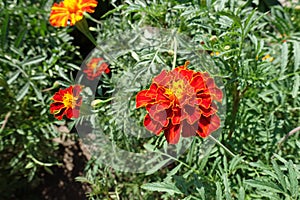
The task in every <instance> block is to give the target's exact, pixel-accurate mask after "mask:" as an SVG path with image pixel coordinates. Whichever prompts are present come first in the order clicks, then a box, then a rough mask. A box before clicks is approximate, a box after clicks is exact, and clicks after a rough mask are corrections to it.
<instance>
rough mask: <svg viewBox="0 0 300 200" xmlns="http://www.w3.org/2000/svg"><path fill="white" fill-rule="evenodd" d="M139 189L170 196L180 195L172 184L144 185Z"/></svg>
mask: <svg viewBox="0 0 300 200" xmlns="http://www.w3.org/2000/svg"><path fill="white" fill-rule="evenodd" d="M141 188H143V189H145V190H149V191H157V192H167V193H169V194H170V195H174V194H182V192H181V191H180V190H179V189H178V188H177V187H176V186H175V185H174V184H173V183H165V182H156V183H145V184H143V185H142V186H141Z"/></svg>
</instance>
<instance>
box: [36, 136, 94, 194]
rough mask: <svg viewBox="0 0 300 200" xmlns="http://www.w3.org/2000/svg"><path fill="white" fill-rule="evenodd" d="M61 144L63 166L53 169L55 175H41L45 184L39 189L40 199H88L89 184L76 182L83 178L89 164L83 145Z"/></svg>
mask: <svg viewBox="0 0 300 200" xmlns="http://www.w3.org/2000/svg"><path fill="white" fill-rule="evenodd" d="M56 141H57V142H59V143H60V152H61V155H60V156H61V157H62V158H63V165H62V166H55V167H52V168H51V170H52V171H53V175H51V174H50V173H48V172H44V173H42V174H41V178H42V180H43V184H41V185H40V186H39V187H38V191H39V193H40V194H39V196H40V199H46V200H48V199H49V200H70V199H72V200H77V199H78V200H82V199H86V195H85V193H86V192H88V191H90V187H89V186H88V185H87V184H83V183H80V182H77V181H75V178H76V177H78V176H83V171H84V168H85V165H86V163H87V156H86V154H85V153H84V152H83V151H82V149H83V148H82V143H81V142H80V141H77V142H74V141H71V140H67V141H62V140H61V139H58V138H57V139H56Z"/></svg>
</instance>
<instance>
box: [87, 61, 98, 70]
mask: <svg viewBox="0 0 300 200" xmlns="http://www.w3.org/2000/svg"><path fill="white" fill-rule="evenodd" d="M89 67H90V69H96V67H97V63H96V62H93V63H91V64H90V66H89Z"/></svg>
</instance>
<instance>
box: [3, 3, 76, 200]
mask: <svg viewBox="0 0 300 200" xmlns="http://www.w3.org/2000/svg"><path fill="white" fill-rule="evenodd" d="M15 2H16V1H4V3H3V2H1V3H0V4H1V5H0V8H1V11H0V15H1V17H0V35H1V42H0V45H1V48H0V60H1V68H0V98H1V99H2V100H1V103H0V104H1V105H0V106H1V112H0V119H1V122H0V126H1V129H0V157H1V160H0V166H1V167H0V176H1V182H0V188H1V195H0V196H3V197H2V198H5V199H6V198H12V197H10V195H11V194H13V193H14V192H15V191H16V190H24V188H27V187H28V188H30V185H28V182H32V184H33V185H36V184H37V183H38V179H37V175H38V173H39V171H40V170H41V169H43V168H44V169H45V170H47V171H49V172H51V169H50V167H51V166H53V165H57V164H58V162H59V161H58V160H57V159H56V158H55V150H57V147H58V145H57V144H56V143H54V142H52V138H54V137H58V136H59V133H58V131H57V127H58V126H59V125H61V124H63V123H53V122H54V121H55V120H54V118H53V117H52V116H51V115H49V111H48V109H49V103H50V98H51V96H52V92H53V91H55V90H56V87H57V86H67V85H69V84H71V83H72V80H71V79H70V73H71V71H72V70H74V69H75V68H76V67H74V66H75V65H74V64H71V62H70V61H71V60H72V59H73V58H74V57H75V53H76V49H75V48H74V47H73V46H72V45H71V40H72V38H71V37H70V36H69V34H68V33H67V31H66V30H59V31H54V29H53V28H52V27H51V26H49V25H48V20H47V17H48V11H49V6H50V5H49V4H48V3H47V2H48V1H18V3H15ZM49 149H52V150H53V151H49ZM6 195H7V196H6Z"/></svg>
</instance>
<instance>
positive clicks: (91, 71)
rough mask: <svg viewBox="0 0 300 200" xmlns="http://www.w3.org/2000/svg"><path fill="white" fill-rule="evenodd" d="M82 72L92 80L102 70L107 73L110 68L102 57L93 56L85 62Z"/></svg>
mask: <svg viewBox="0 0 300 200" xmlns="http://www.w3.org/2000/svg"><path fill="white" fill-rule="evenodd" d="M83 72H84V73H85V74H86V77H87V78H88V79H89V80H94V79H95V78H97V77H99V76H101V74H102V73H103V72H104V73H106V74H108V73H109V72H110V69H109V68H108V64H107V63H106V62H104V60H103V58H93V59H91V61H90V62H89V63H88V64H86V66H85V68H84V70H83Z"/></svg>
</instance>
